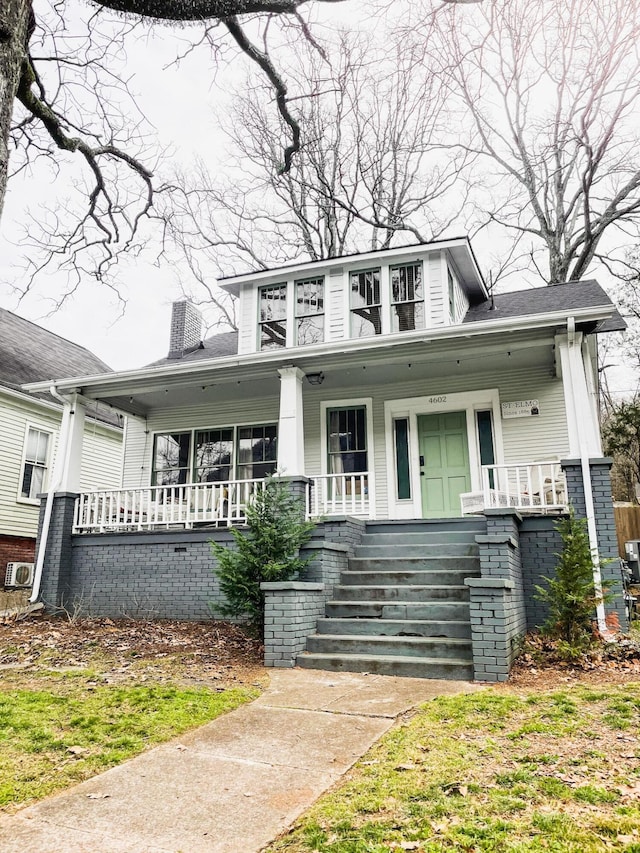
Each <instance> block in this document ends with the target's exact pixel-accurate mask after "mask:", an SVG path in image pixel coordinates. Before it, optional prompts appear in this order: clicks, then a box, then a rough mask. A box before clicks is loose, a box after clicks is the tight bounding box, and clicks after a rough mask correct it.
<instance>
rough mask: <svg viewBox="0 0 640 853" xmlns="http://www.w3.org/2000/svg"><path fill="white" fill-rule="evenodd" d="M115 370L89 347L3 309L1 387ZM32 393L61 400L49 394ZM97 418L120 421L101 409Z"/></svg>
mask: <svg viewBox="0 0 640 853" xmlns="http://www.w3.org/2000/svg"><path fill="white" fill-rule="evenodd" d="M111 372H112V371H111V368H110V367H108V365H106V364H105V363H104V361H102V360H101V359H99V358H98V357H97V356H96V355H94V354H93V353H92V352H90V351H89V350H88V349H85V348H84V347H81V346H80V345H79V344H74V343H72V342H71V341H68V340H67V339H66V338H61V337H60V336H59V335H55V334H54V333H53V332H49V331H47V329H43V328H42V326H38V325H36V324H35V323H32V322H30V321H29V320H25V319H24V318H23V317H19V316H18V315H17V314H13V313H12V312H11V311H7V310H6V309H5V308H0V386H4V387H5V388H11V389H13V390H15V391H22V388H21V386H22V385H23V384H26V383H27V382H42V381H45V380H47V379H52V380H55V379H61V378H63V377H66V376H87V375H89V374H91V375H93V374H97V373H111ZM22 393H27V392H25V391H22ZM32 396H34V397H38V398H40V399H43V400H47V401H48V402H56V403H58V402H59V401H58V400H54V398H53V397H52V396H51V395H49V394H46V393H38V394H33V395H32ZM91 414H94V413H93V412H92V413H91ZM97 417H98V418H99V420H103V421H106V422H107V423H119V421H118V418H117V417H116V416H115V415H114V414H113V413H112V412H111V411H110V410H107V409H105V410H104V411H103V412H98V413H97Z"/></svg>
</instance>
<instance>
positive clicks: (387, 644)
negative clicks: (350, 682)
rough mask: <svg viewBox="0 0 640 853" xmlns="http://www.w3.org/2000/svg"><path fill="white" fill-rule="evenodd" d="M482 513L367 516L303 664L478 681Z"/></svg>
mask: <svg viewBox="0 0 640 853" xmlns="http://www.w3.org/2000/svg"><path fill="white" fill-rule="evenodd" d="M483 532H486V524H485V521H484V519H480V518H476V519H446V520H436V521H411V522H369V523H368V524H367V528H366V533H365V534H364V535H363V537H362V541H361V544H360V545H359V546H358V547H357V548H356V549H355V554H354V556H353V557H352V558H350V560H349V568H348V570H347V571H345V572H343V573H342V574H341V576H340V584H339V585H338V586H336V587H334V591H333V599H332V600H331V601H329V602H328V603H327V605H326V613H325V618H323V619H319V620H318V626H317V631H316V633H315V634H313V635H312V636H310V637H308V638H307V648H306V651H304V652H303V653H302V654H301V655H298V658H297V664H298V666H302V667H306V668H309V669H326V670H332V671H347V672H371V673H377V674H381V675H397V676H405V677H413V678H450V679H472V678H473V658H472V650H471V623H470V617H469V590H468V587H467V586H466V585H465V583H464V581H465V578H468V577H478V576H479V575H480V562H479V557H478V546H477V545H476V542H475V537H476V535H477V534H479V533H483Z"/></svg>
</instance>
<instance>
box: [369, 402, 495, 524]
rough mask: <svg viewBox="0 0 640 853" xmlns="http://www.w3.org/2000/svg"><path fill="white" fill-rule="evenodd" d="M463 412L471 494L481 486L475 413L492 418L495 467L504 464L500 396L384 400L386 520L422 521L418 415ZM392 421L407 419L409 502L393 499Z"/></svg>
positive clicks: (394, 470) (393, 457) (394, 494)
mask: <svg viewBox="0 0 640 853" xmlns="http://www.w3.org/2000/svg"><path fill="white" fill-rule="evenodd" d="M462 411H463V412H465V413H466V418H467V443H468V446H469V470H470V474H471V491H478V490H479V489H480V488H481V487H482V486H481V473H480V439H479V436H478V427H477V424H476V417H475V413H476V412H478V411H491V413H492V416H493V424H492V426H493V443H494V452H495V457H496V464H497V465H501V464H502V463H503V461H504V443H503V438H502V419H501V415H500V392H499V390H498V389H497V388H490V389H485V390H481V391H469V392H466V391H465V392H456V393H453V394H447V393H444V394H430V395H429V396H425V397H406V398H404V399H399V400H388V401H387V402H385V404H384V417H385V445H386V456H387V483H388V494H389V498H388V499H389V517H390V518H422V484H421V482H420V465H419V461H420V448H419V443H418V417H419V416H420V415H432V414H441V413H445V412H462ZM395 418H408V419H409V478H410V483H411V494H412V496H413V497H412V498H411V499H408V498H403V499H402V500H399V499H398V498H397V497H396V488H395V483H396V478H397V472H396V464H395V448H394V444H393V421H394V419H395Z"/></svg>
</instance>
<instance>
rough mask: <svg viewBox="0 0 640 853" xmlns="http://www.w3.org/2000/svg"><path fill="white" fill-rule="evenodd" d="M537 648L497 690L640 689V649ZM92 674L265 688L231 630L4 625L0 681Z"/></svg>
mask: <svg viewBox="0 0 640 853" xmlns="http://www.w3.org/2000/svg"><path fill="white" fill-rule="evenodd" d="M540 651H541V650H540V648H536V646H535V643H534V645H533V647H532V648H531V649H530V650H529V651H527V652H525V654H524V655H522V656H521V658H520V659H519V660H518V661H517V662H516V664H515V666H514V669H513V671H512V673H511V678H510V679H509V681H508V682H507V683H506V684H504V685H497V688H498V689H505V688H506V689H509V688H516V689H521V690H551V689H561V688H566V687H569V686H571V685H573V684H591V685H596V684H620V683H624V682H628V681H640V648H639V647H638V644H637V643H633V644H629V645H628V646H625V645H624V644H623V646H622V647H621V649H619V650H618V651H617V652H616V655H615V657H614V658H613V659H612V657H611V656H610V655H608V656H604V655H595V656H593V658H592V659H591V660H589V661H586V662H583V663H582V664H581V665H579V666H578V665H575V664H567V663H562V662H553V663H544V664H542V663H540V660H539V659H538V655H539V653H540ZM44 668H46V669H58V670H66V669H76V668H77V669H83V668H95V669H96V670H97V671H98V672H99V673H100V674H101V677H102V679H103V680H105V681H108V682H119V681H120V682H122V681H127V680H131V679H133V680H137V681H142V682H144V681H154V682H158V681H160V682H163V681H166V682H169V681H172V682H177V683H181V684H191V685H193V684H201V685H209V686H215V687H218V688H220V689H222V688H225V687H229V686H237V685H246V684H249V685H257V686H265V685H266V684H267V682H268V670H266V669H265V668H264V667H263V665H262V647H261V645H260V644H259V643H258V642H256V641H255V640H252V639H250V638H249V637H247V636H246V635H245V634H244V633H243V632H242V631H241V630H240V629H239V628H238V627H236V626H234V625H231V624H229V623H227V622H221V621H213V620H212V621H209V622H146V621H132V620H128V619H122V620H112V619H79V620H77V621H69V620H68V619H67V618H66V617H53V616H47V615H37V614H35V615H31V616H30V617H28V618H26V619H23V620H18V619H15V618H10V619H5V620H4V621H0V674H1V673H2V671H3V670H4V671H5V672H7V671H14V672H16V671H22V673H23V674H26V673H28V672H29V671H31V672H35V671H38V670H42V669H44Z"/></svg>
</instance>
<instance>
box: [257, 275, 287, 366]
mask: <svg viewBox="0 0 640 853" xmlns="http://www.w3.org/2000/svg"><path fill="white" fill-rule="evenodd" d="M259 298H260V349H261V350H267V349H279V348H280V347H285V346H286V345H287V285H286V284H274V285H272V286H271V287H261V288H260V297H259Z"/></svg>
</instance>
